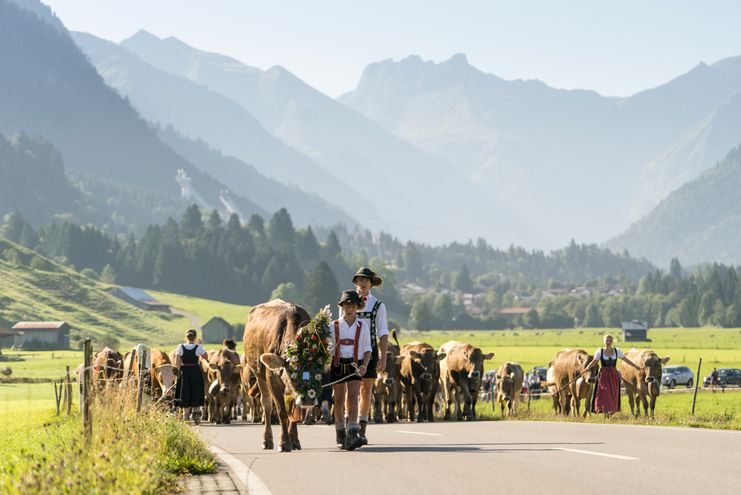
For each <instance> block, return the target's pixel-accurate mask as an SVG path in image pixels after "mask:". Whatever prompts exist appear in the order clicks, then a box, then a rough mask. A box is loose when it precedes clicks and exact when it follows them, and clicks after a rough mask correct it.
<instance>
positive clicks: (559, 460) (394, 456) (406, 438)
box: [198, 421, 741, 495]
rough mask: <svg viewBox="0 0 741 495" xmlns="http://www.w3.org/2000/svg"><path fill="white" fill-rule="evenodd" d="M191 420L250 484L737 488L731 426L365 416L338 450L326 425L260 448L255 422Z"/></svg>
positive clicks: (389, 488) (424, 489)
mask: <svg viewBox="0 0 741 495" xmlns="http://www.w3.org/2000/svg"><path fill="white" fill-rule="evenodd" d="M198 429H199V432H200V434H201V436H202V437H203V438H204V439H206V441H208V442H209V443H210V444H211V445H213V446H214V450H215V451H216V452H221V453H222V459H226V460H227V461H228V462H230V463H231V467H232V468H234V469H235V470H236V471H239V472H238V473H237V474H238V476H241V479H242V480H243V481H244V480H245V479H246V480H247V485H248V487H247V488H248V489H249V491H250V493H255V494H268V493H273V494H275V495H279V494H301V495H310V494H323V495H324V494H327V493H347V494H352V495H364V494H372V495H382V494H390V493H404V494H416V493H445V494H457V493H479V492H480V491H482V490H485V489H486V490H487V491H492V490H494V491H492V493H494V492H495V493H513V494H514V493H517V494H522V493H537V494H541V493H542V494H548V493H569V494H574V493H603V494H611V493H620V494H622V495H624V494H626V493H654V494H660V493H669V492H671V493H672V494H683V493H687V494H693V495H697V494H700V495H709V494H713V495H715V494H725V493H729V494H730V493H734V494H737V493H741V432H733V431H714V430H695V429H687V428H664V427H643V426H627V425H595V424H577V423H547V422H525V421H499V422H476V423H433V424H429V423H424V424H409V423H399V424H393V425H369V426H368V437H369V439H370V441H371V443H372V445H368V446H365V447H363V448H362V449H360V450H357V451H355V452H344V451H340V450H338V449H337V448H336V447H335V445H334V430H333V427H331V426H324V425H322V426H318V425H317V426H301V427H299V436H300V438H301V443H302V445H303V447H304V449H303V450H302V451H300V452H299V451H295V452H292V453H288V454H281V453H278V452H272V451H271V452H265V451H262V450H260V442H261V438H262V425H242V424H233V425H228V426H227V425H221V426H215V425H214V426H210V425H206V426H201V427H199V428H198ZM273 432H274V434H275V435H276V443H277V440H278V437H277V435H278V427H276V426H274V427H273ZM245 466H246V467H245ZM346 484H352V485H354V487H353V489H351V490H349V491H348V490H347V488H346V487H345V486H344V485H346ZM470 490H474V491H473V492H471V491H470ZM510 490H512V491H510Z"/></svg>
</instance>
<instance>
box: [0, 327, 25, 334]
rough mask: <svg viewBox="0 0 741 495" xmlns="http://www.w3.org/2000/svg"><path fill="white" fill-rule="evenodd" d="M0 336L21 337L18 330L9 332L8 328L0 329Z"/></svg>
mask: <svg viewBox="0 0 741 495" xmlns="http://www.w3.org/2000/svg"><path fill="white" fill-rule="evenodd" d="M0 335H23V332H21V331H20V330H11V329H10V328H3V327H0Z"/></svg>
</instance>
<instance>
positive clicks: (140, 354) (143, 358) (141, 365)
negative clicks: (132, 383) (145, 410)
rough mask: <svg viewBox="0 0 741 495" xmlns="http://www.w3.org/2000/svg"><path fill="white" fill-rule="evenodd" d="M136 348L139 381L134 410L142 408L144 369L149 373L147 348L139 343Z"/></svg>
mask: <svg viewBox="0 0 741 495" xmlns="http://www.w3.org/2000/svg"><path fill="white" fill-rule="evenodd" d="M136 350H137V356H136V359H137V361H138V362H137V368H138V370H137V371H138V374H139V383H138V387H137V398H136V412H139V411H141V408H142V400H143V398H144V372H145V371H146V372H147V373H149V368H148V367H147V352H148V349H147V348H146V347H145V346H143V345H141V344H139V345H137V346H136Z"/></svg>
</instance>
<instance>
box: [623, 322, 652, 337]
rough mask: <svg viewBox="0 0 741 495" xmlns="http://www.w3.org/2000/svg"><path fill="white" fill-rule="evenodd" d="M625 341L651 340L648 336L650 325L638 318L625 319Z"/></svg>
mask: <svg viewBox="0 0 741 495" xmlns="http://www.w3.org/2000/svg"><path fill="white" fill-rule="evenodd" d="M623 342H651V341H650V340H649V338H648V325H647V324H646V323H644V322H642V321H638V320H633V321H624V322H623Z"/></svg>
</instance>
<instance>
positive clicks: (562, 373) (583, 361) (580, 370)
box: [553, 349, 596, 416]
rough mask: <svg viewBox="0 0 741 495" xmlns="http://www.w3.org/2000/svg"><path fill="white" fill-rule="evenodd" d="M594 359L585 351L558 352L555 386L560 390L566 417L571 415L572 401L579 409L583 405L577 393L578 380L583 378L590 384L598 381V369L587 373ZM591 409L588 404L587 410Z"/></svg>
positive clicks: (559, 397) (561, 405)
mask: <svg viewBox="0 0 741 495" xmlns="http://www.w3.org/2000/svg"><path fill="white" fill-rule="evenodd" d="M593 359H594V356H592V355H591V354H589V353H588V352H587V351H585V350H584V349H564V350H563V351H559V352H557V353H556V357H555V358H554V359H553V370H554V375H555V385H556V387H557V390H559V393H558V400H559V405H560V407H561V412H562V413H563V414H564V415H566V416H568V415H569V414H570V413H571V402H572V399H573V400H574V401H575V405H576V407H577V409H578V408H579V405H580V403H581V397H580V396H579V394H578V393H577V384H576V381H577V378H578V377H579V376H581V377H583V378H584V379H586V380H587V382H588V383H590V384H594V382H595V381H596V368H592V369H590V370H589V371H585V370H586V369H587V367H588V366H589V365H590V363H591V362H592V360H593ZM589 407H590V405H589V404H587V408H589Z"/></svg>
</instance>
